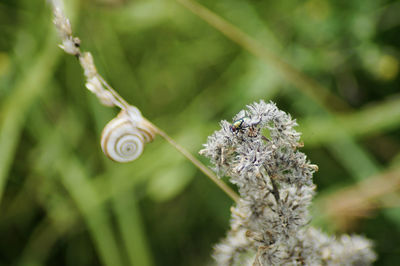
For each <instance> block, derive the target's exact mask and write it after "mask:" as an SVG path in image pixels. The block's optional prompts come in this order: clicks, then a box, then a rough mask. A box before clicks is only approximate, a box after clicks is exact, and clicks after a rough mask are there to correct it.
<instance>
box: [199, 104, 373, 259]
mask: <svg viewBox="0 0 400 266" xmlns="http://www.w3.org/2000/svg"><path fill="white" fill-rule="evenodd" d="M295 126H297V123H296V121H295V120H293V119H292V118H291V117H290V115H288V114H286V113H285V112H283V111H281V110H279V109H278V108H277V107H276V105H275V104H274V103H268V104H267V103H265V102H264V101H260V102H259V103H254V104H252V105H249V106H247V109H246V110H242V111H240V112H239V113H238V114H237V115H236V116H235V117H234V119H233V123H232V124H231V123H228V122H227V121H222V122H221V129H220V130H219V131H216V132H215V133H214V134H213V135H212V136H210V137H209V138H208V141H207V144H205V145H204V149H203V150H201V151H200V154H202V155H204V156H207V157H208V158H210V160H211V162H212V163H213V165H214V170H215V171H216V172H217V173H218V174H219V175H227V176H229V178H230V182H232V183H233V184H236V185H237V186H238V188H239V193H240V197H241V198H240V201H239V202H238V204H237V206H236V207H235V208H233V209H232V219H231V230H230V231H229V232H228V234H227V237H226V238H225V239H224V240H223V241H222V242H221V243H220V244H218V245H217V246H216V248H215V254H214V258H215V259H216V261H217V263H218V265H247V264H248V265H281V264H286V265H320V264H323V263H327V264H328V265H339V264H349V265H351V263H350V262H364V264H369V263H371V262H372V261H373V260H374V259H375V254H374V253H373V251H372V250H371V243H370V242H369V241H368V240H366V239H364V238H362V237H358V236H356V237H349V236H344V237H342V238H340V240H334V239H333V238H329V237H327V236H325V235H324V234H323V233H321V232H319V231H317V230H315V229H313V228H308V227H306V225H307V224H308V223H309V221H310V219H311V218H310V215H309V212H308V206H309V205H310V204H311V199H312V197H313V195H314V189H315V185H314V184H313V182H312V175H313V173H314V172H315V171H317V170H318V167H317V166H316V165H313V164H310V162H309V161H308V160H307V158H306V156H305V154H303V153H302V152H300V151H298V150H297V148H299V147H302V146H303V145H302V143H301V142H300V133H298V132H297V131H296V130H295V129H294V127H295ZM346 252H347V253H348V254H347V255H345V253H346ZM355 258H356V259H355Z"/></svg>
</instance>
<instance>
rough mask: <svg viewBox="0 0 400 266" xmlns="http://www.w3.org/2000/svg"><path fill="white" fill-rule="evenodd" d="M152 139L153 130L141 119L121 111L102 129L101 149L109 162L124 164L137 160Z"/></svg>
mask: <svg viewBox="0 0 400 266" xmlns="http://www.w3.org/2000/svg"><path fill="white" fill-rule="evenodd" d="M132 116H134V117H132ZM154 137H155V130H154V128H153V127H151V125H150V124H148V123H147V122H146V120H144V119H143V117H141V116H140V117H139V116H138V114H136V113H132V112H129V111H128V112H127V111H125V110H122V111H121V112H120V113H119V114H118V116H117V117H116V118H114V119H113V120H111V121H110V122H109V123H108V124H107V125H106V126H105V128H104V129H103V133H102V136H101V148H102V150H103V152H104V154H105V155H106V156H107V157H108V158H110V159H111V160H113V161H115V162H120V163H126V162H130V161H133V160H135V159H137V158H138V157H139V156H140V155H141V154H142V152H143V149H144V145H145V144H146V143H147V142H150V141H152V140H153V139H154Z"/></svg>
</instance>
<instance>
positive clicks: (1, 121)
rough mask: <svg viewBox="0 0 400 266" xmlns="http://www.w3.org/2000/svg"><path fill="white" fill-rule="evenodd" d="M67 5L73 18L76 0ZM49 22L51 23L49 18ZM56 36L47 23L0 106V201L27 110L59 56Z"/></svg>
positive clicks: (51, 73) (49, 77) (46, 80)
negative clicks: (39, 47) (33, 54)
mask: <svg viewBox="0 0 400 266" xmlns="http://www.w3.org/2000/svg"><path fill="white" fill-rule="evenodd" d="M68 7H69V10H71V13H72V16H71V20H72V21H73V20H74V19H75V16H76V14H77V13H78V12H77V11H78V10H77V5H76V1H68ZM49 18H50V16H49ZM49 25H50V26H51V20H50V19H49ZM57 40H58V37H57V36H56V34H55V30H54V29H53V27H52V26H51V30H50V34H49V36H48V38H47V40H46V41H45V42H44V45H43V49H42V51H41V53H40V54H39V55H38V56H36V57H35V59H34V60H31V61H30V60H29V59H26V62H32V63H31V65H28V66H26V67H25V68H24V76H22V77H21V78H20V79H18V80H17V81H16V84H15V86H14V88H13V89H12V90H11V91H12V94H11V95H9V97H8V99H6V100H5V101H4V102H5V103H6V104H5V105H4V106H2V107H1V109H0V201H1V198H2V195H3V191H4V186H5V185H6V181H7V176H8V173H9V170H10V167H11V165H12V163H13V159H14V155H15V151H16V148H17V145H18V142H19V139H20V136H21V132H22V128H23V126H24V122H25V118H26V116H27V112H28V110H29V108H30V107H31V105H32V104H33V103H34V102H35V101H36V99H37V98H38V96H39V95H40V94H41V93H43V91H44V89H45V88H46V87H47V84H48V81H49V80H50V79H51V77H52V76H53V72H54V71H55V67H54V66H55V65H56V64H57V62H58V60H59V58H60V55H61V50H60V48H59V47H58V46H57Z"/></svg>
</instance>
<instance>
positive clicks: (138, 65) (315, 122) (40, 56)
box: [0, 0, 400, 265]
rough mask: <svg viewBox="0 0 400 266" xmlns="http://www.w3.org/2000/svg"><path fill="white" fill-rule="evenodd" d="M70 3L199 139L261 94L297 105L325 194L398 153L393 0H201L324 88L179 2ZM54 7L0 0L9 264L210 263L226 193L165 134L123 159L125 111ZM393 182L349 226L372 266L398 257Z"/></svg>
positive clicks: (127, 74)
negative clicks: (88, 74) (96, 91)
mask: <svg viewBox="0 0 400 266" xmlns="http://www.w3.org/2000/svg"><path fill="white" fill-rule="evenodd" d="M65 2H66V3H67V15H68V16H69V17H70V18H71V22H72V27H73V30H74V32H75V34H76V35H77V36H79V37H80V38H81V40H82V49H83V50H87V51H91V52H92V53H93V56H94V59H95V62H96V64H97V66H98V69H99V72H100V73H101V74H102V75H103V76H104V77H105V78H106V79H107V80H108V81H109V83H110V84H112V86H113V87H114V88H115V89H116V90H117V91H118V92H119V93H120V94H121V95H122V96H123V97H124V98H125V99H126V100H127V101H129V102H130V103H131V104H133V105H136V106H137V107H138V108H139V109H140V110H141V111H142V113H143V115H144V116H146V117H147V118H148V119H149V120H151V121H152V122H154V123H155V124H156V125H158V126H160V128H162V129H164V130H165V131H166V132H168V133H169V134H170V135H171V136H172V137H173V138H174V139H175V140H176V141H177V142H178V143H180V144H182V145H183V146H184V147H186V148H187V149H188V150H189V151H190V152H191V153H193V154H196V153H197V152H198V151H199V150H200V149H201V145H202V143H205V141H206V138H207V136H208V135H210V134H211V133H212V132H213V131H214V130H216V129H217V128H219V127H218V125H217V123H218V121H220V120H221V119H228V118H230V117H232V115H233V114H235V113H236V112H237V111H238V110H240V109H242V108H243V107H244V105H246V104H248V103H250V102H253V101H257V100H259V99H260V98H262V99H264V100H266V101H268V100H273V101H275V102H277V103H278V107H279V108H280V109H282V110H285V111H286V112H289V113H291V114H292V116H293V117H295V118H298V122H299V124H300V128H299V131H301V132H303V141H304V143H305V148H304V152H305V153H306V154H307V155H308V157H309V158H310V159H311V161H312V162H313V163H315V164H318V165H319V167H320V171H319V172H318V173H317V174H316V175H315V176H314V180H315V183H316V184H318V185H319V188H318V193H319V196H324V195H326V194H328V193H334V192H335V191H336V190H337V189H339V188H340V187H343V186H345V185H350V184H356V183H357V182H359V181H361V180H365V179H367V178H370V177H371V176H372V175H374V174H380V173H382V172H384V171H385V170H386V169H388V168H389V167H396V166H399V158H400V135H399V125H400V102H399V99H400V98H399V93H398V92H399V91H398V88H399V81H400V78H399V77H400V75H399V60H400V57H399V55H400V50H399V47H400V42H399V37H398V36H399V30H400V18H399V16H398V14H399V12H400V5H399V3H398V2H397V1H394V0H393V1H390V0H387V1H383V0H380V1H373V0H367V1H365V0H354V1H333V0H307V1H294V0H284V1H255V0H243V1H232V0H220V1H211V0H207V1H201V4H202V5H204V6H206V7H207V8H209V9H210V10H212V11H213V12H215V13H216V14H218V16H220V17H222V18H224V19H226V20H228V21H229V22H230V23H232V24H233V25H235V26H237V27H238V28H240V29H241V30H243V31H244V32H245V33H247V34H248V35H249V36H251V37H252V38H254V39H255V40H257V41H258V42H259V43H260V44H261V47H262V48H266V49H267V50H268V51H270V52H271V54H272V55H274V56H276V57H278V58H279V59H280V60H283V61H284V62H287V63H288V65H290V66H291V67H294V69H298V70H301V72H303V73H305V74H306V75H307V76H309V77H311V78H312V79H314V80H316V81H318V82H319V83H320V84H322V85H323V86H324V87H325V88H327V89H326V90H316V93H310V92H309V90H308V88H309V87H310V86H309V85H307V83H305V82H304V80H303V79H302V78H301V77H300V78H299V77H298V76H296V75H294V74H293V72H290V71H292V70H290V71H289V70H288V69H287V68H285V67H282V65H279V63H278V62H277V61H274V60H272V59H271V58H270V59H268V58H262V56H254V55H252V54H251V53H249V52H248V50H247V49H246V48H245V47H244V45H243V44H241V45H238V44H236V43H235V42H233V41H232V40H231V39H229V38H227V37H225V36H224V35H223V34H221V32H220V31H219V30H216V29H215V28H214V27H212V26H210V25H209V24H207V23H205V22H204V21H203V20H202V19H200V18H199V17H198V16H196V15H194V14H193V13H192V12H191V11H189V10H188V9H187V8H185V7H184V6H183V5H180V4H178V2H186V1H183V0H181V1H175V0H164V1H158V0H150V1H148V0H137V1H133V0H131V1H128V0H125V1H124V0H93V1H76V0H75V1H65ZM199 3H200V1H199ZM51 20H52V17H51V11H50V8H49V7H48V6H47V5H46V4H45V1H30V0H3V1H1V2H0V36H1V37H0V203H1V204H0V213H1V219H0V236H1V239H2V241H0V265H98V264H103V265H205V264H206V263H208V262H209V261H211V258H210V254H211V249H212V246H213V244H214V243H215V242H217V241H218V239H219V238H221V237H223V236H224V233H225V231H226V230H227V226H228V219H229V207H230V206H231V204H232V202H231V201H230V199H229V198H228V197H227V196H226V195H225V194H223V192H222V191H220V190H219V189H218V188H217V187H216V186H215V185H214V184H213V183H212V182H209V180H208V179H206V178H205V177H204V176H203V174H202V173H200V172H199V171H198V170H197V169H196V168H195V167H194V166H193V165H192V164H190V162H188V161H187V160H185V159H184V158H183V157H182V156H181V155H180V154H178V153H177V152H176V151H175V150H174V149H173V148H172V147H171V146H170V145H168V144H167V143H166V142H165V141H163V140H162V139H159V138H157V139H156V140H155V141H154V142H153V143H151V144H148V145H147V146H146V148H145V152H144V153H143V155H142V156H141V157H140V158H139V159H138V160H137V161H135V162H132V163H129V164H124V165H121V164H116V163H113V162H110V161H109V160H108V159H107V158H106V157H105V156H104V155H103V154H102V153H101V149H100V144H99V140H100V134H101V130H102V128H103V127H104V125H105V124H106V123H107V122H108V121H109V120H110V119H111V118H112V117H113V116H114V115H115V114H116V111H117V110H111V109H107V108H106V107H103V106H101V105H99V103H98V102H97V99H96V98H95V96H93V95H92V94H90V92H88V91H87V90H86V89H85V87H84V78H83V75H82V73H81V69H80V67H79V64H78V62H76V60H75V59H74V58H73V57H70V56H67V55H64V54H63V53H62V51H61V49H59V48H58V47H57V44H58V38H57V36H56V34H55V31H54V29H53V25H52V24H51V23H50V22H51ZM240 40H242V39H240ZM285 71H286V72H285ZM307 86H308V87H307ZM311 87H312V86H311ZM315 88H319V87H318V86H317V87H315ZM315 88H314V89H315ZM326 95H328V96H329V97H333V98H329V97H328V98H327V97H325V96H326ZM326 99H328V100H326ZM329 99H333V100H329ZM202 160H203V159H202ZM204 162H205V163H206V164H207V162H206V161H204ZM394 191H397V195H396V193H392V194H391V195H388V196H387V197H386V198H382V199H380V200H379V201H378V202H380V203H385V202H389V203H391V204H389V203H388V204H386V205H390V206H395V207H390V208H389V209H383V208H382V209H380V210H377V211H376V212H375V214H376V215H375V216H372V217H369V218H368V219H364V220H362V222H360V223H359V224H358V226H356V227H354V228H353V229H352V230H353V231H355V232H358V233H360V232H362V233H365V234H366V236H367V237H368V238H371V239H372V240H375V243H376V250H377V252H378V256H379V258H378V261H377V265H393V263H394V262H395V261H399V260H400V251H399V249H398V247H399V246H400V241H399V239H400V216H399V212H400V210H399V209H398V208H399V204H400V202H399V200H398V191H399V189H398V188H397V190H396V189H394ZM396 196H397V197H396ZM317 200H318V197H317ZM383 205H385V204H383ZM323 211H324V210H316V213H315V214H314V217H318V214H321V213H323ZM322 216H323V215H321V217H322ZM317 221H318V222H321V223H323V224H324V225H325V226H326V228H330V229H332V228H334V227H335V224H334V221H330V220H328V221H326V220H322V219H321V220H319V219H317ZM388 228H390V230H388Z"/></svg>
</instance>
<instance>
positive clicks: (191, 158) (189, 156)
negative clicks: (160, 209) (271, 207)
mask: <svg viewBox="0 0 400 266" xmlns="http://www.w3.org/2000/svg"><path fill="white" fill-rule="evenodd" d="M148 122H149V121H148ZM149 123H151V122H149ZM151 125H152V126H153V127H154V128H155V129H156V130H157V133H158V134H159V135H160V136H161V137H163V138H164V139H165V140H166V141H168V142H169V143H170V144H171V145H172V146H173V147H174V148H175V149H176V150H177V151H179V152H180V153H182V154H183V156H185V157H186V158H187V159H188V160H189V161H191V162H192V163H193V164H194V165H195V166H196V167H197V168H198V169H199V170H200V171H202V172H203V173H204V174H205V175H206V176H207V177H208V178H210V179H211V181H213V182H214V183H215V184H216V185H217V186H218V187H219V188H220V189H222V190H223V191H224V192H225V193H226V194H227V195H228V196H229V197H230V198H231V199H233V200H234V201H235V202H238V201H239V195H238V194H237V193H236V192H235V191H233V190H232V189H231V188H230V187H229V186H228V185H227V184H225V183H224V182H223V181H222V180H221V179H219V178H218V177H217V176H216V175H215V174H214V173H213V172H212V171H211V170H210V169H209V168H208V167H206V166H205V165H204V164H202V163H201V162H200V161H199V160H198V159H196V157H194V156H193V155H192V154H191V153H190V152H188V151H187V150H186V149H185V148H183V147H182V146H180V145H179V144H178V143H176V142H175V141H174V140H173V139H172V138H171V137H170V136H168V134H167V133H165V132H164V131H162V130H161V129H159V128H158V127H156V126H155V125H154V124H151Z"/></svg>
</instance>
